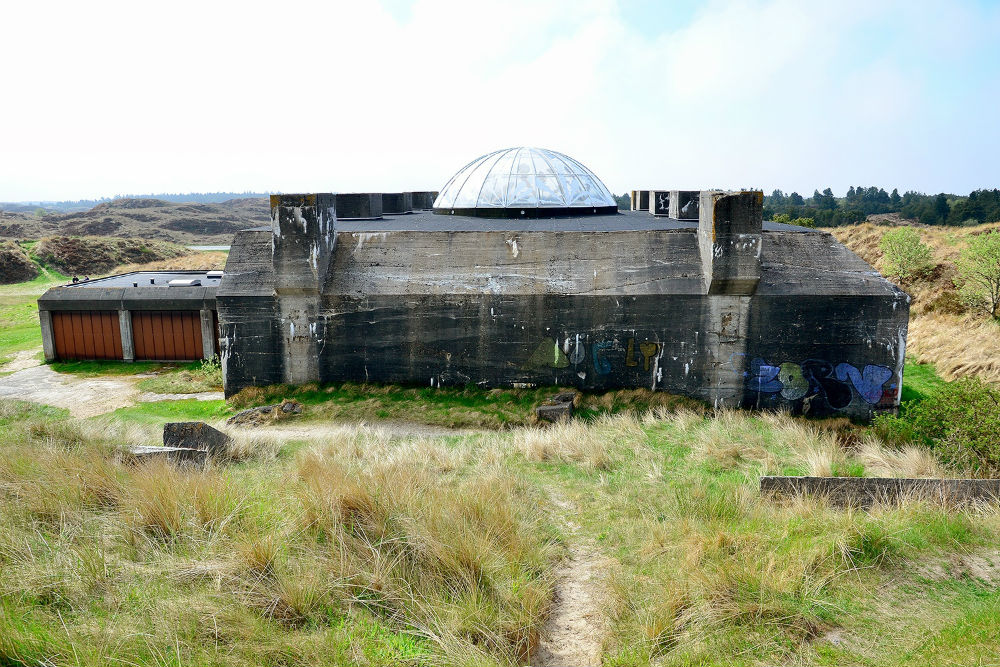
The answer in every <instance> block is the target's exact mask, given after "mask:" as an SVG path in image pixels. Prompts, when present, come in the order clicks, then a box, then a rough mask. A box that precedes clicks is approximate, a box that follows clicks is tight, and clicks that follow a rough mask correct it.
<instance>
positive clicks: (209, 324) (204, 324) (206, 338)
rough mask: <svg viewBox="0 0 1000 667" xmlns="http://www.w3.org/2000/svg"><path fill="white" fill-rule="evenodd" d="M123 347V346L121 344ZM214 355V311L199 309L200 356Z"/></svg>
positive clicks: (210, 356)
mask: <svg viewBox="0 0 1000 667" xmlns="http://www.w3.org/2000/svg"><path fill="white" fill-rule="evenodd" d="M123 347H124V346H123ZM214 356H215V311H212V310H209V309H208V308H202V309H201V358H202V359H211V358H212V357H214Z"/></svg>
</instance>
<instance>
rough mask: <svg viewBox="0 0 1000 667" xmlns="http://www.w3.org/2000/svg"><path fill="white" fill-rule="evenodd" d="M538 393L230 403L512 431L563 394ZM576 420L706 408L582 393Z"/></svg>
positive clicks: (630, 395) (279, 388)
mask: <svg viewBox="0 0 1000 667" xmlns="http://www.w3.org/2000/svg"><path fill="white" fill-rule="evenodd" d="M560 389H561V388H560V387H538V388H535V389H488V390H484V389H480V388H478V387H443V388H432V387H405V386H400V385H369V384H358V383H351V382H345V383H341V384H331V385H324V386H320V385H316V384H309V385H304V386H302V387H289V386H287V385H274V386H271V387H263V388H256V387H252V388H250V389H246V390H244V391H242V392H240V393H239V394H237V395H236V396H235V397H233V398H231V399H230V403H231V405H233V407H234V408H244V407H250V406H257V405H267V404H272V403H278V402H280V401H281V400H282V399H286V398H288V399H292V398H294V399H295V400H297V401H299V402H301V403H304V404H306V405H308V406H310V409H309V410H307V412H306V415H305V418H306V419H307V420H318V421H323V422H329V421H379V420H383V421H384V420H389V421H408V422H415V423H420V424H429V425H434V426H446V427H452V428H461V427H483V428H510V427H515V426H523V425H527V424H533V423H535V408H536V407H537V406H538V405H539V404H540V403H541V402H543V401H544V400H546V399H547V398H549V397H550V396H552V395H553V394H555V393H557V392H558V391H560ZM580 399H581V403H580V407H579V409H578V411H577V416H578V417H579V418H581V419H594V418H596V417H598V416H599V415H602V414H619V413H623V412H631V413H642V412H644V411H646V410H649V409H652V408H656V407H660V408H664V407H666V408H679V407H686V408H689V409H695V410H701V409H704V406H703V404H701V403H700V402H698V401H695V400H693V399H689V398H685V397H682V396H675V395H672V394H667V393H664V392H651V391H647V390H643V389H633V390H618V391H610V392H605V393H601V394H582V395H581V397H580Z"/></svg>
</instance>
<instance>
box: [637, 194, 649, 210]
mask: <svg viewBox="0 0 1000 667" xmlns="http://www.w3.org/2000/svg"><path fill="white" fill-rule="evenodd" d="M639 210H640V211H648V210H649V190H639Z"/></svg>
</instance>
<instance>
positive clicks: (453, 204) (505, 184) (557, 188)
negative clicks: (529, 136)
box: [434, 147, 618, 218]
mask: <svg viewBox="0 0 1000 667" xmlns="http://www.w3.org/2000/svg"><path fill="white" fill-rule="evenodd" d="M617 211H618V205H617V203H616V202H615V198H614V196H613V195H612V194H611V192H610V191H609V190H608V188H607V187H606V186H605V185H604V183H602V182H601V179H599V178H598V177H597V176H596V175H595V174H594V172H592V171H590V170H589V169H587V168H586V167H585V166H583V165H582V164H580V163H579V162H577V161H576V160H574V159H573V158H571V157H569V156H567V155H563V154H562V153H558V152H556V151H551V150H547V149H544V148H529V147H521V148H505V149H503V150H498V151H494V152H492V153H488V154H486V155H483V156H482V157H478V158H476V159H475V160H473V161H472V162H470V163H469V164H467V165H465V166H464V167H462V168H461V169H460V170H459V171H458V173H457V174H455V175H454V176H453V177H452V178H451V180H449V181H448V183H447V184H446V185H445V186H444V188H442V189H441V194H439V195H438V198H437V199H436V200H435V201H434V212H435V213H438V214H442V215H470V216H476V217H481V218H552V217H565V216H583V215H607V214H609V213H617Z"/></svg>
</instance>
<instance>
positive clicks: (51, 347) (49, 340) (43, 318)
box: [38, 310, 131, 361]
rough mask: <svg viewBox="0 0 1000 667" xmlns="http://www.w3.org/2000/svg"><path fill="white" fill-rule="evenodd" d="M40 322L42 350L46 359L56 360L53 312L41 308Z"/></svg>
mask: <svg viewBox="0 0 1000 667" xmlns="http://www.w3.org/2000/svg"><path fill="white" fill-rule="evenodd" d="M38 324H39V326H40V327H41V330H42V352H43V354H44V355H45V361H55V360H56V339H55V335H54V332H53V330H52V313H51V312H49V311H47V310H39V311H38ZM129 340H131V338H129Z"/></svg>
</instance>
